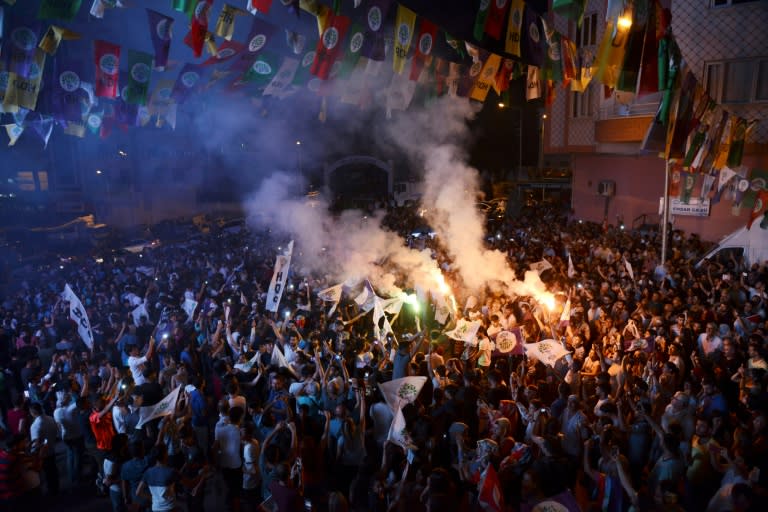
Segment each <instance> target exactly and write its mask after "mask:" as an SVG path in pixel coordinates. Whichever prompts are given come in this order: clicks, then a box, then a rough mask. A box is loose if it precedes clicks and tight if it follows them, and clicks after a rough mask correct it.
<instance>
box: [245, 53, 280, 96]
mask: <svg viewBox="0 0 768 512" xmlns="http://www.w3.org/2000/svg"><path fill="white" fill-rule="evenodd" d="M278 62H279V60H278V57H277V56H276V55H274V54H272V53H270V52H260V53H259V54H258V55H257V56H256V60H254V61H253V64H251V67H250V68H249V69H248V71H246V72H245V74H244V75H243V77H242V78H241V79H240V80H239V82H236V83H237V84H249V85H255V86H257V87H259V88H261V87H266V86H267V85H268V84H269V83H270V82H271V81H272V79H273V78H274V77H275V75H276V74H277V69H278Z"/></svg>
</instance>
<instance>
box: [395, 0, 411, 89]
mask: <svg viewBox="0 0 768 512" xmlns="http://www.w3.org/2000/svg"><path fill="white" fill-rule="evenodd" d="M415 25H416V13H415V12H413V11H412V10H410V9H408V8H407V7H405V6H403V5H398V6H397V19H396V20H395V50H394V54H393V55H392V69H393V70H394V72H395V73H398V74H399V73H402V72H403V69H404V68H405V59H406V58H407V57H408V50H410V48H411V41H413V30H414V27H415Z"/></svg>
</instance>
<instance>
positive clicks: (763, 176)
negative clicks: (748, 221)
mask: <svg viewBox="0 0 768 512" xmlns="http://www.w3.org/2000/svg"><path fill="white" fill-rule="evenodd" d="M748 183H749V187H748V188H747V190H746V191H745V192H744V195H743V196H742V198H741V203H739V206H741V207H742V208H746V209H748V210H752V209H753V208H754V207H755V200H756V199H757V197H758V196H759V195H760V192H761V191H763V190H768V171H764V170H762V169H752V172H751V173H750V174H749V181H748Z"/></svg>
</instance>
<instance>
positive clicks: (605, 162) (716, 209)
mask: <svg viewBox="0 0 768 512" xmlns="http://www.w3.org/2000/svg"><path fill="white" fill-rule="evenodd" d="M743 163H744V165H746V166H748V167H750V168H752V167H761V168H763V169H766V168H768V155H752V156H746V157H745V158H744V162H743ZM603 180H612V181H614V182H616V195H615V196H613V197H611V198H610V200H609V202H608V215H607V219H608V222H609V223H611V224H616V221H617V216H622V217H623V220H624V223H625V225H626V226H627V227H628V228H629V227H631V226H632V221H633V220H634V219H635V218H636V217H638V216H640V215H642V214H647V215H648V221H647V222H649V223H658V221H659V215H658V213H659V198H660V197H662V196H663V195H664V160H662V159H660V158H658V157H655V156H630V155H599V154H574V155H573V182H572V187H573V188H572V194H573V208H574V211H575V216H576V218H578V219H584V220H588V221H593V222H602V221H603V219H604V218H605V215H604V212H605V199H606V198H605V197H603V196H600V195H598V193H597V186H598V183H600V182H601V181H603ZM700 182H701V180H699V185H700ZM697 194H698V189H696V190H694V195H697ZM731 206H732V203H731V202H720V203H718V204H716V205H714V206H712V208H711V210H710V215H709V217H688V216H680V215H677V216H675V217H674V224H673V225H674V228H675V229H682V230H684V231H685V232H686V233H698V234H699V236H700V237H701V238H702V239H704V240H710V241H713V242H716V241H718V240H719V239H720V238H722V237H723V236H725V235H727V234H728V233H730V232H732V231H734V230H736V229H738V228H740V227H741V226H744V225H745V224H746V223H747V220H748V219H749V212H747V211H744V210H742V211H741V212H740V214H739V215H738V216H734V215H733V214H732V212H731ZM756 228H757V229H759V228H758V227H757V226H753V229H756Z"/></svg>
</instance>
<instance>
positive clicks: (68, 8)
mask: <svg viewBox="0 0 768 512" xmlns="http://www.w3.org/2000/svg"><path fill="white" fill-rule="evenodd" d="M81 4H82V0H43V1H42V2H40V10H39V11H38V12H37V17H38V18H40V19H43V20H49V19H57V20H64V21H72V20H73V19H74V18H75V16H77V13H78V11H79V10H80V5H81Z"/></svg>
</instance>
